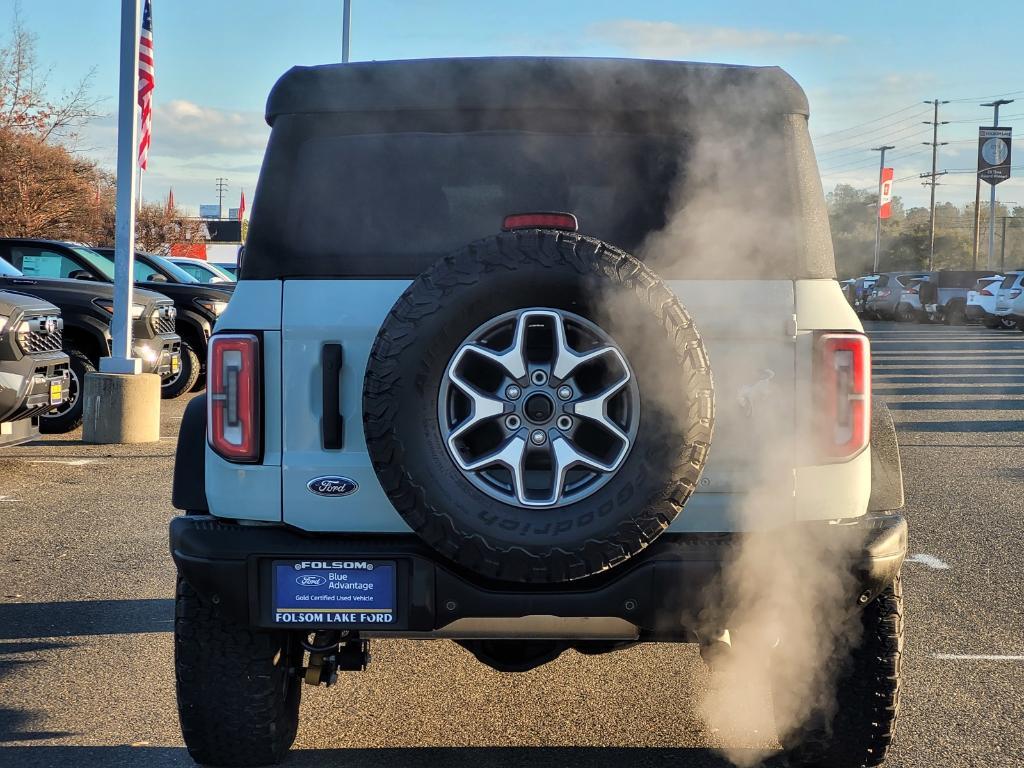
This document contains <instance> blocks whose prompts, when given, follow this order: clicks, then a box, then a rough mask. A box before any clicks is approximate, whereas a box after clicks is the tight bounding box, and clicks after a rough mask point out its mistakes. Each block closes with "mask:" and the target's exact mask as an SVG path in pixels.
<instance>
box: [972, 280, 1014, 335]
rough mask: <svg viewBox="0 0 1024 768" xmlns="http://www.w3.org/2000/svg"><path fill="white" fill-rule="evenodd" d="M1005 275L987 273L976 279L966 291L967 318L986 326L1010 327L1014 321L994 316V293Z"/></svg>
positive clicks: (993, 327) (997, 290)
mask: <svg viewBox="0 0 1024 768" xmlns="http://www.w3.org/2000/svg"><path fill="white" fill-rule="evenodd" d="M1005 278H1006V276H1005V275H989V276H988V277H982V278H979V279H978V282H976V283H975V284H974V287H973V288H972V289H971V290H969V291H968V292H967V319H968V320H969V321H973V322H980V323H981V324H982V325H984V326H985V327H986V328H992V329H995V328H1003V327H1006V328H1012V327H1013V326H1014V322H1013V321H1011V320H1007V319H1005V318H1000V317H997V316H996V294H997V293H998V292H999V286H1000V284H1001V283H1002V282H1003V280H1004V279H1005Z"/></svg>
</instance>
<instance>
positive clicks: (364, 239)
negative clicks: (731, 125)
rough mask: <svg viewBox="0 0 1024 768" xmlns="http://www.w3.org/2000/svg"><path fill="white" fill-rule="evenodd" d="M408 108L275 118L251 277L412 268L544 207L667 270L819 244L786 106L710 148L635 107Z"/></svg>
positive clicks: (253, 232)
mask: <svg viewBox="0 0 1024 768" xmlns="http://www.w3.org/2000/svg"><path fill="white" fill-rule="evenodd" d="M401 119H402V120H404V121H405V122H404V123H402V124H401V125H397V126H396V125H393V124H390V123H388V124H387V125H385V128H386V129H387V130H383V129H381V128H378V130H379V131H380V132H371V131H370V130H367V129H368V128H370V127H373V120H370V118H368V117H366V116H365V115H364V116H351V115H348V116H340V117H339V116H337V115H332V116H320V115H317V116H307V115H287V116H281V117H278V118H277V119H276V120H275V123H274V128H273V132H272V134H271V139H270V143H269V145H268V148H267V155H266V158H265V160H264V165H263V168H262V170H261V173H260V181H259V185H258V187H257V191H256V196H255V201H254V206H253V212H252V219H251V222H250V228H249V232H248V237H247V241H246V259H245V267H244V269H243V273H244V277H246V278H249V279H268V278H282V277H414V276H415V275H418V274H419V273H420V272H422V271H423V270H424V269H426V268H427V267H428V266H430V264H432V263H433V262H434V261H436V260H437V259H438V258H440V257H441V256H443V255H445V254H447V253H450V252H452V251H454V250H457V249H459V248H461V247H463V246H465V245H466V244H468V243H470V242H473V241H474V240H478V239H480V238H483V237H489V236H491V235H494V234H497V233H498V232H499V231H500V230H501V223H502V221H503V219H504V217H505V216H507V215H509V214H512V213H523V212H534V211H565V212H570V213H573V214H575V215H576V217H577V219H578V220H579V229H580V232H581V233H583V234H587V235H592V236H595V237H598V238H600V239H602V240H605V241H607V242H609V243H611V244H613V245H616V246H618V247H620V248H623V249H625V250H627V251H630V252H632V253H634V254H635V255H637V256H638V257H640V258H642V259H645V260H646V261H648V263H650V264H651V266H652V267H653V268H654V269H656V270H658V271H659V272H660V273H661V274H662V275H663V276H664V277H673V276H691V274H692V273H693V272H694V271H699V272H700V274H698V275H693V276H700V277H732V278H739V277H764V276H774V277H789V276H791V275H792V274H793V272H794V269H795V268H794V264H795V263H796V262H797V259H798V258H801V257H803V256H804V255H805V253H806V246H805V244H804V243H803V242H802V241H801V240H800V237H801V235H802V227H803V226H805V222H806V221H812V220H813V217H810V216H807V217H802V216H800V215H798V214H796V213H795V211H796V209H797V207H798V202H797V200H796V199H795V198H794V194H795V192H794V190H796V189H798V187H797V185H796V184H795V183H794V178H795V174H796V168H795V167H792V168H791V167H790V164H791V163H793V160H792V157H793V152H792V151H791V147H790V146H789V145H788V144H787V142H788V141H791V140H792V139H791V138H787V136H791V134H787V133H786V131H792V130H793V129H792V127H791V126H789V124H783V123H782V122H781V121H780V120H779V118H778V117H777V116H774V117H767V118H762V119H763V120H765V121H766V122H764V123H763V124H757V125H756V127H757V128H758V130H757V132H756V142H754V141H749V140H748V141H745V142H743V141H730V140H729V135H728V133H727V131H728V128H724V129H723V130H722V132H720V133H719V134H716V138H715V141H714V142H713V145H708V146H705V144H707V143H708V142H705V144H700V145H695V144H694V143H693V142H692V141H691V139H690V138H689V135H688V134H687V133H686V131H685V130H684V128H682V127H679V126H675V125H671V124H669V122H667V121H664V120H662V121H661V122H657V121H655V120H654V118H652V117H650V116H644V115H633V114H624V115H619V116H612V117H608V116H604V117H599V116H591V115H589V114H584V113H571V112H566V113H564V114H563V113H557V112H552V113H544V114H540V115H536V114H533V113H529V114H524V115H520V114H518V113H516V114H513V115H511V116H509V115H508V114H502V115H492V114H488V115H486V116H483V117H480V116H477V117H475V118H472V119H470V117H468V116H467V115H463V114H445V115H442V116H440V117H439V116H437V115H434V116H433V117H429V118H428V117H426V116H417V117H407V116H405V117H402V118H401ZM772 119H774V120H775V122H767V121H768V120H772ZM381 120H383V118H381ZM384 122H386V121H384ZM410 123H415V125H409V124H410ZM467 123H473V125H472V128H473V129H472V130H469V129H468V126H467ZM353 126H355V127H353ZM751 127H752V126H751V125H749V124H748V125H747V126H746V128H747V129H748V130H749V129H750V128H751ZM356 128H358V130H356ZM411 128H416V130H411ZM801 130H805V129H803V128H802V129H801ZM695 198H696V200H695ZM815 203H816V204H817V203H818V201H817V200H816V201H815ZM799 204H801V205H802V204H805V203H804V201H802V200H800V201H799ZM694 243H697V244H698V245H696V246H695V245H694ZM828 256H829V257H831V253H829V254H828ZM680 272H682V273H683V274H679V273H680Z"/></svg>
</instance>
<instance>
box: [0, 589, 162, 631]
mask: <svg viewBox="0 0 1024 768" xmlns="http://www.w3.org/2000/svg"><path fill="white" fill-rule="evenodd" d="M172 629H174V601H173V600H162V599H151V600H69V601H67V602H56V603H0V640H32V639H35V638H40V637H75V636H78V635H124V634H137V633H142V632H170V631H171V630H172Z"/></svg>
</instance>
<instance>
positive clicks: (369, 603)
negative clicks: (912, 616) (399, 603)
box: [271, 558, 397, 628]
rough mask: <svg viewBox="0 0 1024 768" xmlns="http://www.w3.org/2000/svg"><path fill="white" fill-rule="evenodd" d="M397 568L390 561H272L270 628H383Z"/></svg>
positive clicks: (389, 617) (390, 617) (390, 619)
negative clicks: (286, 626) (290, 625)
mask: <svg viewBox="0 0 1024 768" xmlns="http://www.w3.org/2000/svg"><path fill="white" fill-rule="evenodd" d="M396 570H397V568H396V565H395V563H394V562H392V561H380V560H340V559H334V558H330V559H328V558H323V559H310V560H275V561H273V563H272V565H271V571H272V592H273V596H272V598H271V599H272V603H271V613H272V620H273V622H274V623H275V624H295V625H299V626H301V625H310V626H313V625H315V626H321V625H332V624H333V625H339V626H349V627H351V626H362V627H366V628H374V627H382V626H387V625H388V624H393V623H394V622H395V620H396V617H395V602H396V589H395V587H396V573H395V572H396Z"/></svg>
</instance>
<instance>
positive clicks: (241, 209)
mask: <svg viewBox="0 0 1024 768" xmlns="http://www.w3.org/2000/svg"><path fill="white" fill-rule="evenodd" d="M238 220H239V221H245V190H244V189H243V190H242V199H241V200H239V201H238Z"/></svg>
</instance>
